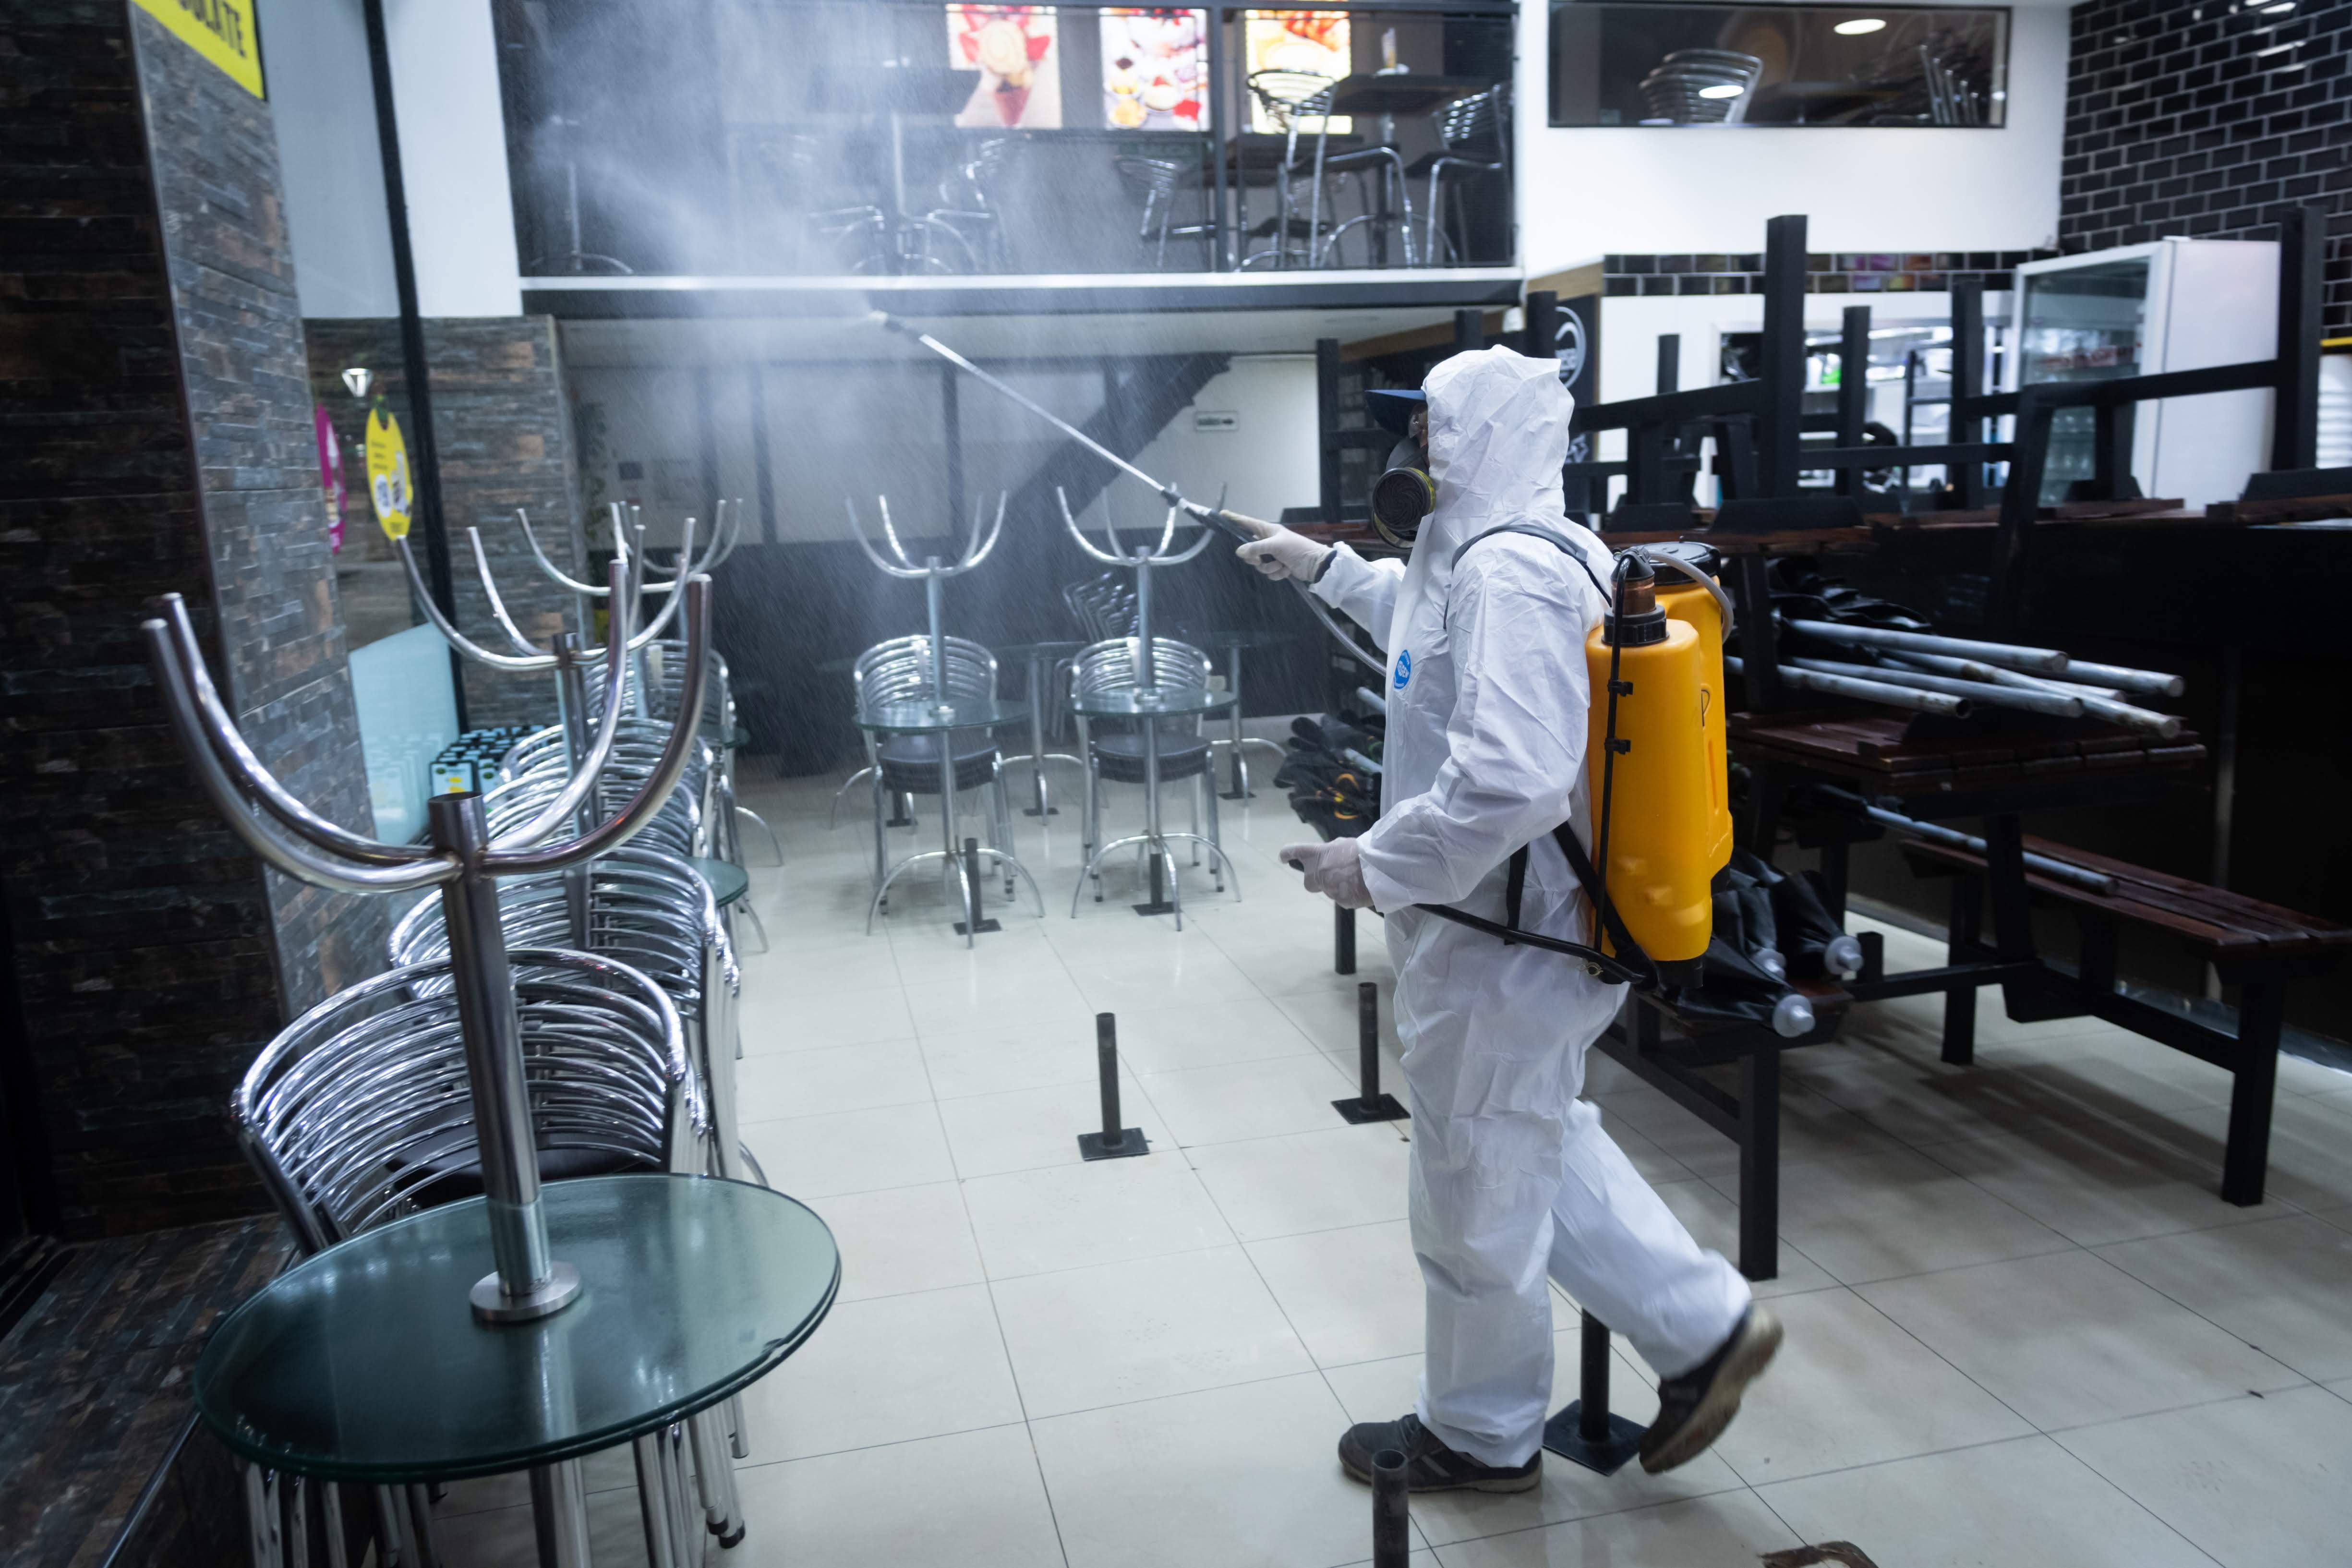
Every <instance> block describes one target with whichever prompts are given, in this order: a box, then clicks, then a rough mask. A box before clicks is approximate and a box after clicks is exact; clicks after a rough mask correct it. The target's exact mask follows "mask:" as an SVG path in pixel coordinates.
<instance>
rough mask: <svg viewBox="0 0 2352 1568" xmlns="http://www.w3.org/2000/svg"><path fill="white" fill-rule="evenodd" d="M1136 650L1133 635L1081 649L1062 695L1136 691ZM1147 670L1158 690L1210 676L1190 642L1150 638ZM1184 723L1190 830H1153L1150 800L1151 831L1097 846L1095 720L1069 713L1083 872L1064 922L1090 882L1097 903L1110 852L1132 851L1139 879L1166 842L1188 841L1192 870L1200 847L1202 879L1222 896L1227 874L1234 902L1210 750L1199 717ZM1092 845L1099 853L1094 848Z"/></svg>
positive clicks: (1172, 874) (1178, 898)
mask: <svg viewBox="0 0 2352 1568" xmlns="http://www.w3.org/2000/svg"><path fill="white" fill-rule="evenodd" d="M1142 652H1143V649H1142V645H1141V642H1140V640H1139V639H1138V638H1136V637H1112V638H1110V639H1108V640H1107V641H1104V642H1098V643H1096V644H1095V645H1093V646H1092V647H1088V648H1086V649H1084V650H1083V651H1081V652H1080V653H1079V654H1078V656H1077V657H1076V658H1074V659H1073V660H1071V661H1070V665H1069V670H1070V675H1069V690H1070V696H1071V697H1072V699H1073V700H1075V699H1076V698H1078V697H1081V696H1084V695H1087V694H1088V693H1090V692H1098V691H1131V690H1134V689H1137V688H1138V687H1139V685H1140V683H1141V682H1140V667H1141V664H1142ZM1151 665H1152V675H1153V683H1154V685H1155V686H1156V687H1157V688H1158V689H1160V690H1163V691H1202V690H1206V689H1208V685H1209V677H1210V676H1211V674H1212V673H1213V669H1212V668H1211V665H1210V662H1209V656H1208V655H1207V654H1205V653H1203V652H1202V651H1201V650H1200V649H1199V648H1196V647H1192V645H1191V644H1190V643H1185V642H1179V641H1178V640H1176V639H1175V638H1173V637H1154V638H1152V639H1151ZM1191 718H1192V733H1193V734H1194V735H1196V736H1199V737H1200V738H1201V739H1202V751H1201V753H1200V755H1199V757H1198V759H1197V761H1196V762H1195V763H1187V764H1185V765H1186V767H1187V768H1190V769H1196V770H1197V771H1192V772H1188V773H1184V774H1181V775H1180V776H1181V777H1190V778H1191V779H1192V831H1191V832H1189V833H1176V832H1170V831H1168V830H1166V829H1164V828H1157V829H1156V830H1155V828H1156V824H1157V821H1158V816H1159V814H1158V810H1157V803H1156V802H1153V803H1151V805H1150V807H1149V808H1148V809H1149V815H1150V822H1151V823H1152V824H1154V825H1155V827H1148V828H1147V830H1146V831H1144V832H1142V833H1139V834H1130V835H1129V836H1128V837H1123V838H1117V839H1113V840H1112V841H1111V842H1109V843H1108V844H1102V843H1101V838H1102V786H1103V784H1104V783H1105V782H1106V781H1105V780H1104V778H1103V776H1102V752H1101V751H1100V749H1099V748H1098V746H1097V743H1096V740H1095V735H1094V724H1095V723H1097V722H1099V721H1089V720H1088V718H1087V715H1086V714H1084V713H1079V714H1078V715H1077V723H1078V751H1079V753H1080V754H1081V755H1082V756H1084V757H1085V759H1086V763H1087V799H1086V814H1085V816H1084V818H1083V822H1084V824H1085V826H1084V827H1083V829H1082V833H1083V837H1084V842H1083V847H1084V852H1085V856H1086V864H1085V868H1084V869H1082V870H1081V871H1080V872H1079V873H1078V885H1077V886H1076V888H1075V889H1071V892H1070V914H1071V916H1072V918H1076V915H1077V912H1078V900H1080V899H1081V898H1082V897H1083V896H1084V895H1085V893H1086V890H1087V885H1088V884H1089V883H1090V882H1091V883H1092V885H1093V887H1094V890H1095V901H1096V902H1097V903H1100V902H1102V900H1103V892H1102V863H1103V861H1104V860H1106V859H1108V858H1109V856H1110V854H1111V852H1112V851H1114V850H1117V849H1122V848H1125V847H1127V846H1129V845H1130V844H1132V845H1135V846H1137V847H1138V854H1137V866H1138V868H1139V874H1140V871H1141V869H1142V868H1143V867H1144V866H1145V864H1146V861H1145V858H1146V857H1148V856H1151V855H1165V854H1166V853H1167V842H1166V841H1167V840H1169V839H1185V840H1189V841H1190V842H1191V844H1192V864H1193V865H1195V866H1197V865H1199V864H1200V863H1201V847H1202V846H1203V845H1205V846H1207V847H1208V850H1209V855H1210V873H1211V875H1212V877H1213V879H1214V880H1215V887H1216V890H1217V891H1218V892H1220V893H1222V892H1223V891H1224V890H1225V877H1226V875H1227V873H1228V872H1230V873H1231V874H1232V876H1233V879H1234V896H1235V897H1239V896H1240V893H1241V873H1240V871H1239V870H1238V869H1236V868H1234V864H1233V859H1232V858H1231V857H1230V856H1228V855H1227V854H1226V853H1225V847H1224V840H1223V835H1222V833H1221V831H1220V828H1219V825H1218V819H1217V781H1216V748H1215V747H1214V745H1213V744H1211V743H1209V742H1208V739H1207V737H1206V735H1204V734H1203V733H1202V722H1201V715H1199V714H1197V713H1195V714H1192V715H1191ZM1137 722H1138V723H1139V724H1155V725H1156V724H1160V723H1161V722H1163V721H1162V720H1161V719H1160V718H1158V717H1156V716H1149V715H1145V716H1139V717H1138V719H1137ZM1167 782H1168V776H1167V773H1166V772H1165V771H1164V769H1162V770H1160V771H1159V773H1158V777H1157V778H1156V779H1155V780H1154V781H1151V783H1153V784H1165V783H1167ZM1146 787H1151V784H1147V785H1146ZM1204 815H1205V817H1206V820H1207V826H1208V832H1207V833H1206V834H1205V835H1204V834H1203V833H1202V831H1201V828H1202V818H1203V816H1204ZM1098 844H1099V845H1100V847H1099V848H1098V847H1097V845H1098ZM1167 866H1168V884H1167V886H1168V898H1169V901H1170V902H1171V904H1173V905H1174V906H1175V913H1176V924H1177V929H1178V930H1179V931H1181V930H1182V929H1183V923H1184V899H1183V893H1182V890H1181V888H1180V887H1179V885H1178V880H1177V876H1176V864H1175V859H1174V857H1173V856H1169V858H1168V861H1167Z"/></svg>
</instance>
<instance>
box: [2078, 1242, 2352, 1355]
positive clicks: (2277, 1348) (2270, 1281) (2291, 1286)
mask: <svg viewBox="0 0 2352 1568" xmlns="http://www.w3.org/2000/svg"><path fill="white" fill-rule="evenodd" d="M2098 1251H2099V1256H2100V1257H2102V1258H2105V1259H2106V1260H2107V1261H2109V1262H2110V1263H2113V1264H2115V1265H2116V1267H2118V1268H2122V1269H2124V1270H2125V1271H2126V1272H2127V1273H2129V1274H2131V1275H2132V1276H2134V1277H2135V1278H2137V1279H2142V1280H2145V1281H2146V1282H2147V1283H2148V1284H2150V1285H2153V1286H2154V1287H2156V1289H2158V1290H2161V1291H2163V1292H2164V1293H2165V1294H2166V1295H2168V1296H2169V1297H2171V1298H2172V1299H2173V1300H2176V1301H2178V1302H2179V1303H2180V1304H2181V1305H2182V1306H2184V1307H2186V1308H2188V1309H2189V1310H2190V1311H2192V1312H2195V1313H2197V1314H2198V1315H2199V1316H2200V1317H2202V1318H2206V1319H2209V1320H2210V1321H2212V1322H2214V1323H2217V1324H2219V1325H2220V1326H2221V1327H2222V1328H2224V1329H2226V1330H2228V1331H2230V1332H2231V1333H2233V1334H2235V1335H2237V1336H2238V1337H2239V1338H2240V1339H2242V1340H2243V1341H2245V1342H2247V1343H2248V1344H2251V1345H2252V1346H2254V1347H2255V1348H2257V1349H2258V1350H2261V1351H2263V1352H2266V1353H2267V1354H2270V1355H2273V1356H2275V1357H2276V1358H2278V1359H2279V1360H2280V1361H2283V1362H2284V1363H2286V1364H2287V1365H2289V1366H2291V1367H2293V1368H2294V1370H2295V1371H2297V1372H2299V1373H2303V1374H2304V1376H2305V1377H2308V1378H2314V1379H2317V1380H2320V1381H2323V1382H2324V1381H2328V1380H2332V1379H2335V1378H2339V1377H2344V1376H2346V1375H2347V1374H2352V1310H2347V1307H2346V1303H2347V1302H2352V1233H2347V1232H2346V1231H2342V1230H2338V1229H2336V1227H2335V1226H2330V1225H2326V1224H2325V1223H2323V1222H2321V1221H2319V1220H2316V1219H2313V1218H2310V1217H2308V1216H2306V1215H2289V1216H2288V1217H2286V1218H2284V1219H2273V1220H2262V1221H2258V1222H2256V1223H2255V1224H2252V1225H2232V1226H2222V1227H2221V1228H2220V1229H2216V1230H2200V1231H2195V1232H2191V1233H2189V1234H2186V1235H2181V1236H2164V1237H2153V1238H2151V1239H2149V1240H2147V1241H2127V1242H2123V1243H2120V1244H2118V1245H2116V1246H2114V1247H2100V1248H2099V1249H2098Z"/></svg>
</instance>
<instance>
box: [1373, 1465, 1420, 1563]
mask: <svg viewBox="0 0 2352 1568" xmlns="http://www.w3.org/2000/svg"><path fill="white" fill-rule="evenodd" d="M1404 1467H1405V1458H1404V1456H1403V1455H1402V1454H1400V1453H1398V1452H1397V1451H1396V1450H1395V1449H1394V1448H1382V1449H1381V1451H1380V1452H1379V1453H1377V1454H1374V1455H1373V1456H1372V1568H1405V1563H1406V1561H1407V1560H1408V1559H1409V1558H1410V1557H1411V1556H1412V1524H1411V1523H1410V1521H1411V1520H1412V1494H1411V1493H1410V1492H1408V1491H1407V1490H1406V1489H1405V1479H1404Z"/></svg>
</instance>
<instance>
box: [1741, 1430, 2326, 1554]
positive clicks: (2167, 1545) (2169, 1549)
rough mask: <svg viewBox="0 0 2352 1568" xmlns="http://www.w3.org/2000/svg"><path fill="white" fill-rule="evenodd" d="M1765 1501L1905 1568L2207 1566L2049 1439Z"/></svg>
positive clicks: (1925, 1461)
mask: <svg viewBox="0 0 2352 1568" xmlns="http://www.w3.org/2000/svg"><path fill="white" fill-rule="evenodd" d="M2347 1415H2352V1410H2347ZM1757 1495H1759V1497H1761V1498H1762V1499H1763V1500H1764V1501H1765V1502H1766V1503H1767V1504H1768V1505H1769V1506H1770V1508H1771V1509H1772V1510H1773V1511H1774V1512H1776V1513H1778V1514H1779V1515H1780V1517H1781V1518H1782V1519H1783V1520H1785V1521H1788V1522H1789V1524H1790V1526H1792V1527H1793V1528H1794V1529H1795V1530H1796V1531H1797V1533H1798V1534H1800V1535H1801V1536H1803V1537H1804V1538H1805V1539H1806V1540H1808V1541H1814V1542H1820V1541H1850V1542H1853V1544H1855V1545H1856V1546H1859V1547H1861V1548H1862V1549H1863V1551H1864V1552H1868V1553H1869V1554H1870V1557H1871V1560H1872V1561H1873V1562H1875V1563H1882V1564H1889V1565H1892V1564H1900V1565H1901V1568H1983V1565H1986V1564H1991V1563H2051V1564H2053V1565H2056V1564H2064V1565H2065V1568H2210V1559H2209V1558H2207V1557H2206V1555H2205V1554H2204V1553H2203V1552H2200V1551H2198V1550H2197V1549H2196V1548H2195V1547H2194V1546H2191V1545H2190V1544H2189V1542H2186V1541H2183V1540H2182V1539H2181V1538H2180V1537H2179V1535H2178V1534H2177V1533H2175V1532H2174V1531H2172V1530H2170V1529H2168V1528H2167V1526H2166V1525H2165V1524H2164V1523H2163V1521H2160V1520H2158V1519H2157V1518H2156V1517H2154V1516H2153V1515H2151V1514H2150V1513H2149V1512H2148V1511H2147V1510H2146V1509H2143V1508H2142V1507H2140V1506H2139V1504H2137V1502H2135V1501H2133V1500H2131V1499H2130V1498H2129V1497H2126V1495H2125V1494H2124V1493H2123V1492H2121V1491H2120V1490H2118V1489H2116V1488H2115V1487H2113V1486H2111V1485H2109V1484H2108V1483H2107V1482H2106V1481H2105V1480H2103V1479H2100V1478H2099V1476H2098V1475H2097V1474H2096V1473H2095V1472H2094V1471H2093V1470H2092V1469H2091V1468H2090V1467H2088V1466H2085V1465H2084V1464H2082V1463H2080V1462H2079V1461H2077V1460H2075V1459H2074V1458H2071V1457H2070V1456H2068V1455H2067V1453H2066V1452H2065V1450H2063V1448H2061V1447H2058V1446H2057V1444H2055V1443H2053V1441H2051V1439H2049V1438H2047V1437H2040V1436H2035V1437H2023V1438H2019V1439H2018V1440H2016V1441H2014V1442H2008V1443H1991V1444H1987V1445H1985V1446H1983V1447H1973V1448H1962V1449H1959V1450H1958V1451H1957V1452H1954V1453H1948V1454H1928V1455H1924V1456H1922V1457H1920V1458H1915V1459H1899V1460H1896V1461H1895V1462H1894V1463H1892V1464H1885V1465H1871V1466H1866V1467H1864V1468H1861V1469H1853V1470H1843V1471H1840V1472H1839V1473H1837V1474H1835V1475H1827V1476H1813V1477H1811V1478H1809V1479H1804V1480H1794V1481H1783V1482H1781V1483H1780V1484H1779V1485H1777V1486H1769V1487H1763V1488H1760V1489H1759V1491H1758V1494H1757ZM2306 1561H2312V1560H2308V1559H2307V1560H2306Z"/></svg>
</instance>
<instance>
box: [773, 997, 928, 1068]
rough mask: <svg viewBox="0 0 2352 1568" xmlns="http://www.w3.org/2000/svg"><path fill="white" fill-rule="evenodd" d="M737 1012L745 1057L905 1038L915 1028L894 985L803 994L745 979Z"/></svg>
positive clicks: (905, 1004)
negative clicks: (862, 989)
mask: <svg viewBox="0 0 2352 1568" xmlns="http://www.w3.org/2000/svg"><path fill="white" fill-rule="evenodd" d="M739 1016H740V1022H741V1026H742V1032H743V1054H744V1055H745V1056H747V1057H756V1056H765V1055H768V1054H770V1053H771V1052H775V1051H810V1050H816V1049H819V1048H821V1047H825V1046H854V1045H857V1044H860V1043H861V1042H863V1041H866V1040H904V1039H910V1038H912V1037H913V1036H914V1033H915V1022H914V1019H913V1018H912V1017H911V1016H909V1015H908V1011H907V998H906V994H905V993H904V992H903V991H901V990H900V989H899V988H898V986H896V985H889V986H881V987H877V988H875V989H872V990H866V991H835V992H828V993H825V994H818V995H802V994H799V993H797V992H794V991H793V990H790V989H789V988H787V987H785V986H782V985H773V984H770V985H757V984H745V985H744V987H743V996H742V1006H741V1011H740V1015H739Z"/></svg>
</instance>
